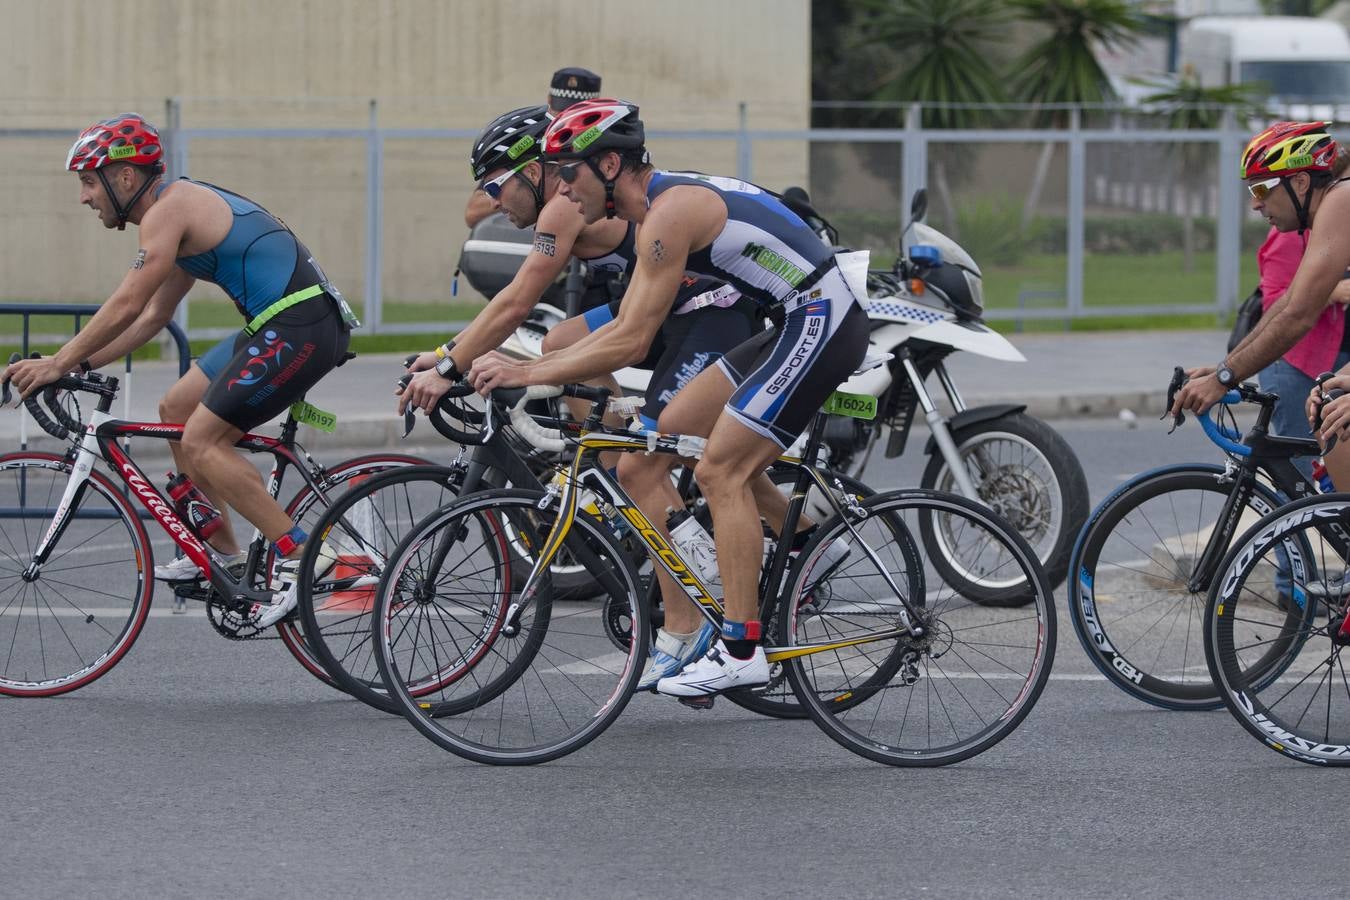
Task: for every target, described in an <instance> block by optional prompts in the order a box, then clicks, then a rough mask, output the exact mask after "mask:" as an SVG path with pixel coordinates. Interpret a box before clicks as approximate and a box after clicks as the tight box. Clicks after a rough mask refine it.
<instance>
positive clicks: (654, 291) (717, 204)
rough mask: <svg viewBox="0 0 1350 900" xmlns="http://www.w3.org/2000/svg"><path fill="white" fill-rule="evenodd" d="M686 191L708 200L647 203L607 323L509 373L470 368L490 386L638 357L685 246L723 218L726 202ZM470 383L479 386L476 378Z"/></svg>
mask: <svg viewBox="0 0 1350 900" xmlns="http://www.w3.org/2000/svg"><path fill="white" fill-rule="evenodd" d="M678 190H681V189H680V188H674V189H672V191H671V193H673V192H674V191H678ZM689 190H693V191H696V192H697V193H698V194H701V195H706V197H707V198H708V199H711V200H712V201H713V203H711V204H708V203H703V202H700V201H701V200H702V199H703V198H702V197H697V196H696V197H689V198H687V202H685V203H682V204H679V205H676V204H669V205H667V204H662V203H659V202H658V204H656V205H654V206H653V208H652V209H651V210H650V211H649V212H648V214H647V217H646V219H645V220H644V222H643V223H642V227H641V229H640V230H639V232H638V236H637V268H636V269H635V270H634V272H633V279H632V282H631V283H630V284H629V286H628V290H627V291H625V292H624V296H623V302H622V303H621V304H620V305H619V314H618V317H617V318H615V320H614V321H613V322H612V323H610V324H609V325H608V326H606V327H604V328H599V329H596V331H594V332H593V333H591V334H589V335H587V336H586V337H585V338H583V339H582V340H580V341H578V342H577V343H575V344H573V345H572V346H570V347H567V348H564V349H562V350H558V351H556V352H554V353H550V354H548V355H547V356H544V357H541V358H539V359H538V360H535V361H534V362H533V363H530V364H528V365H523V366H519V367H518V368H517V370H516V371H515V372H514V373H513V374H512V375H506V373H505V372H504V371H501V369H502V367H501V366H499V365H497V363H496V362H494V363H491V364H490V367H492V368H493V369H494V372H495V373H496V374H487V370H488V367H484V368H483V369H482V370H481V372H480V370H479V367H477V366H475V373H476V374H485V375H486V377H487V380H488V382H489V385H490V386H494V387H495V386H502V385H501V384H499V383H496V380H497V379H498V378H501V377H505V378H507V379H509V380H512V381H515V380H517V379H518V378H524V379H526V380H525V381H524V383H527V384H564V383H568V382H574V381H581V380H584V379H587V378H593V377H595V376H597V375H606V374H609V373H610V372H612V371H614V370H615V369H617V368H621V367H622V366H625V365H628V364H629V363H632V362H636V361H637V360H639V359H641V358H642V357H643V355H644V354H645V353H646V352H647V348H648V347H649V346H650V345H651V342H652V338H653V337H655V335H656V332H657V330H658V329H659V328H660V327H661V323H662V322H663V321H665V318H666V315H667V314H668V313H669V312H670V305H671V303H672V302H673V301H674V298H675V293H676V292H677V291H678V290H679V287H680V282H681V280H682V279H683V278H684V270H685V263H686V262H687V260H688V258H689V253H690V251H691V250H693V249H695V248H696V247H698V246H706V245H707V244H708V243H709V242H710V241H711V240H712V237H713V236H715V235H716V234H717V230H718V229H720V227H721V225H722V224H723V223H725V221H726V207H725V206H723V204H722V202H721V200H720V199H718V198H717V197H716V195H715V194H713V193H712V192H710V191H705V190H703V189H701V188H692V189H689ZM664 198H665V195H662V199H664ZM524 370H528V371H524ZM474 385H475V387H478V386H479V384H478V380H477V379H475V380H474Z"/></svg>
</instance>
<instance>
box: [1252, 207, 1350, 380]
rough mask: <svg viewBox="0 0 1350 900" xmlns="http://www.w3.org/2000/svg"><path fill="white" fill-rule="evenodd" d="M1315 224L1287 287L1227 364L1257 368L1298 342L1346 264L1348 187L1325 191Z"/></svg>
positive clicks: (1349, 216)
mask: <svg viewBox="0 0 1350 900" xmlns="http://www.w3.org/2000/svg"><path fill="white" fill-rule="evenodd" d="M1316 224H1317V226H1318V227H1316V228H1314V229H1313V230H1312V231H1311V232H1309V238H1308V249H1307V250H1306V251H1305V252H1304V254H1303V260H1302V262H1300V263H1299V266H1298V271H1297V272H1296V273H1295V274H1294V280H1293V282H1292V283H1291V284H1290V285H1289V289H1288V290H1287V291H1285V292H1284V296H1283V297H1281V298H1280V299H1279V300H1277V301H1275V304H1274V305H1273V306H1271V308H1270V309H1268V310H1266V313H1265V315H1263V316H1261V321H1260V322H1258V323H1257V326H1256V328H1254V329H1252V333H1251V334H1249V335H1248V336H1247V338H1246V340H1244V341H1243V342H1242V343H1241V344H1239V345H1238V347H1237V348H1236V349H1235V350H1234V351H1233V352H1232V353H1231V354H1230V355H1229V357H1228V364H1229V366H1231V367H1232V368H1233V370H1234V371H1235V372H1236V373H1237V374H1238V375H1239V376H1241V377H1248V376H1250V375H1254V374H1255V373H1257V372H1259V371H1261V370H1262V369H1264V368H1265V367H1266V366H1268V365H1270V364H1271V363H1273V362H1274V361H1275V360H1277V359H1279V358H1280V357H1281V356H1283V355H1284V354H1285V353H1287V352H1288V351H1289V348H1290V347H1293V346H1294V344H1296V343H1298V341H1299V339H1300V338H1302V337H1303V336H1304V335H1306V334H1307V333H1308V332H1309V331H1310V330H1311V329H1312V327H1313V325H1314V323H1316V322H1317V317H1318V316H1320V315H1321V314H1322V310H1324V309H1326V307H1327V304H1328V303H1329V302H1331V296H1332V293H1333V292H1334V291H1335V290H1336V287H1337V285H1338V284H1339V283H1340V281H1341V279H1342V278H1344V277H1345V270H1346V267H1347V265H1350V191H1328V192H1327V193H1326V194H1324V195H1323V196H1322V204H1321V206H1320V207H1319V208H1318V210H1317V221H1316Z"/></svg>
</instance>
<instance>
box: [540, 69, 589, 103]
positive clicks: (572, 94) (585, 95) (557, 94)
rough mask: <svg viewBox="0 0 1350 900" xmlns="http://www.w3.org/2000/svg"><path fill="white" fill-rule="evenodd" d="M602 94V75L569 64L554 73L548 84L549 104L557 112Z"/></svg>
mask: <svg viewBox="0 0 1350 900" xmlns="http://www.w3.org/2000/svg"><path fill="white" fill-rule="evenodd" d="M599 96H600V76H599V75H597V74H595V73H594V72H592V71H591V70H590V69H582V68H578V67H576V66H569V67H568V68H566V69H559V70H558V71H556V72H554V73H553V80H552V81H550V82H549V86H548V105H549V108H550V109H552V110H554V111H555V112H556V111H557V110H560V109H566V108H567V107H569V106H571V105H572V104H573V103H579V102H580V101H582V100H594V99H595V98H596V97H599Z"/></svg>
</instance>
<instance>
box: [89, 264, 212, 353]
mask: <svg viewBox="0 0 1350 900" xmlns="http://www.w3.org/2000/svg"><path fill="white" fill-rule="evenodd" d="M194 281H196V279H195V278H193V277H192V276H191V275H189V274H188V273H187V272H185V271H183V270H182V269H180V268H177V267H174V270H173V271H172V272H170V273H169V277H168V278H166V279H165V280H164V283H163V284H161V285H160V286H159V290H157V291H155V293H154V294H153V295H151V297H150V302H149V303H147V304H146V305H145V309H143V310H142V311H141V314H140V315H139V316H137V317H136V321H135V322H132V323H131V327H130V328H128V329H127V330H126V331H124V332H123V333H122V334H119V335H118V336H117V337H116V338H114V339H113V341H112V343H110V344H108V345H107V346H106V347H104V348H103V349H102V350H99V351H98V352H97V353H94V354H91V355H90V356H89V365H90V366H92V367H93V368H95V369H97V368H99V367H101V366H106V365H107V364H108V363H110V362H113V361H114V360H116V359H118V358H120V357H122V356H125V355H126V354H128V353H130V352H131V351H133V350H135V349H136V348H137V347H140V346H141V345H142V344H144V343H146V342H147V341H150V340H151V339H152V338H154V336H155V335H157V334H159V333H160V332H161V331H163V330H164V326H165V325H168V324H169V321H170V320H171V319H173V313H174V310H176V309H177V308H178V304H179V303H181V302H182V300H183V297H184V296H186V295H187V292H188V290H190V289H191V287H192V283H193V282H194Z"/></svg>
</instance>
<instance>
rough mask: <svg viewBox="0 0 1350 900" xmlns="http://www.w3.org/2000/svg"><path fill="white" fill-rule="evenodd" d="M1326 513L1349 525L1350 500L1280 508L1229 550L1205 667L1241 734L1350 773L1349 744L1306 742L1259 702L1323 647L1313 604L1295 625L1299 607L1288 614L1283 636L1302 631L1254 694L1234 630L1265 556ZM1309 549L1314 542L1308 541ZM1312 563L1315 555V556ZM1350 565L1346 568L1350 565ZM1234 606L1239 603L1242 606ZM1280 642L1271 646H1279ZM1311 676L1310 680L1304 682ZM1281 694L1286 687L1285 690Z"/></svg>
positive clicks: (1209, 625) (1215, 595)
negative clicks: (1311, 647) (1313, 643)
mask: <svg viewBox="0 0 1350 900" xmlns="http://www.w3.org/2000/svg"><path fill="white" fill-rule="evenodd" d="M1319 510H1320V511H1321V512H1323V513H1329V514H1331V515H1332V516H1334V517H1335V518H1338V519H1339V521H1340V523H1342V524H1344V523H1347V522H1350V494H1341V493H1338V494H1321V495H1317V496H1313V497H1305V498H1303V499H1301V500H1296V501H1294V502H1292V503H1288V504H1286V505H1284V506H1281V507H1280V508H1279V509H1276V510H1275V511H1274V512H1271V513H1269V514H1268V515H1266V516H1264V517H1262V518H1261V520H1260V521H1258V522H1257V523H1256V524H1254V525H1252V526H1251V528H1249V529H1247V531H1245V532H1243V534H1242V535H1240V536H1239V537H1238V538H1237V539H1236V540H1235V541H1234V542H1233V545H1232V546H1231V547H1230V548H1229V551H1228V554H1227V555H1226V556H1225V557H1224V559H1223V562H1222V563H1221V564H1220V566H1219V576H1220V577H1218V578H1216V579H1215V582H1214V584H1213V585H1212V586H1211V588H1210V594H1209V603H1208V605H1207V606H1206V609H1205V625H1204V636H1205V660H1206V663H1207V664H1208V666H1209V671H1210V677H1211V678H1213V679H1214V683H1215V685H1217V686H1218V689H1219V696H1220V697H1222V698H1223V702H1224V705H1225V706H1226V707H1227V709H1228V711H1229V713H1231V714H1232V716H1233V718H1235V719H1237V720H1238V722H1239V723H1240V724H1241V725H1242V727H1243V728H1244V729H1245V730H1246V731H1247V732H1248V733H1250V734H1251V735H1252V736H1253V737H1255V738H1256V739H1257V740H1258V741H1260V742H1261V743H1263V744H1265V745H1266V746H1267V747H1269V748H1270V749H1272V750H1274V751H1275V752H1277V753H1279V754H1280V755H1282V756H1286V757H1288V758H1290V759H1293V760H1297V761H1298V762H1302V763H1308V764H1310V765H1320V766H1350V739H1347V740H1346V742H1345V743H1337V744H1332V743H1327V742H1325V741H1323V740H1321V739H1317V738H1311V739H1310V738H1307V737H1304V736H1303V735H1302V734H1300V733H1299V730H1298V728H1299V727H1301V726H1300V725H1299V724H1298V723H1289V722H1288V721H1287V720H1286V719H1285V717H1284V716H1283V715H1281V714H1278V713H1276V712H1275V711H1274V710H1273V709H1271V708H1269V707H1268V706H1267V705H1266V704H1265V703H1264V702H1262V701H1261V700H1259V699H1257V698H1256V697H1255V696H1253V694H1254V693H1259V692H1260V691H1263V690H1264V689H1265V688H1267V687H1270V686H1271V685H1273V684H1276V683H1277V680H1278V679H1279V677H1280V676H1281V675H1283V673H1284V672H1285V671H1286V670H1287V668H1288V667H1289V666H1290V665H1291V664H1292V663H1293V662H1294V660H1295V658H1296V657H1297V656H1298V654H1299V652H1300V651H1301V650H1302V649H1303V647H1304V645H1305V644H1306V643H1307V642H1308V641H1309V640H1318V641H1320V640H1321V636H1319V635H1316V634H1314V633H1313V630H1314V624H1313V623H1314V621H1315V620H1316V618H1317V616H1316V609H1315V607H1316V604H1314V603H1307V604H1306V605H1305V607H1304V609H1303V610H1302V612H1301V615H1298V619H1299V621H1298V622H1297V623H1295V624H1294V625H1292V626H1291V625H1290V624H1289V623H1291V622H1293V621H1294V619H1295V612H1294V609H1295V607H1293V606H1292V605H1291V606H1290V609H1289V610H1288V613H1289V617H1288V618H1287V619H1286V623H1285V625H1284V627H1283V628H1282V629H1281V633H1282V634H1287V633H1288V632H1289V631H1290V629H1291V628H1293V629H1296V630H1295V631H1294V632H1293V633H1292V634H1290V635H1289V640H1288V642H1287V644H1286V646H1285V648H1284V649H1283V650H1282V651H1280V650H1278V649H1274V648H1273V649H1272V653H1271V654H1268V655H1267V659H1268V660H1269V661H1268V662H1266V665H1267V666H1268V667H1269V668H1268V669H1267V671H1264V672H1261V673H1259V674H1258V675H1257V679H1258V684H1257V685H1256V687H1255V689H1254V691H1253V689H1251V688H1250V682H1251V680H1252V676H1251V674H1250V669H1247V670H1243V669H1242V668H1241V666H1240V664H1239V663H1238V659H1237V650H1236V648H1235V647H1234V645H1233V623H1234V621H1235V620H1238V619H1240V618H1241V615H1240V610H1241V609H1242V606H1241V601H1240V600H1237V598H1238V597H1239V596H1240V595H1241V593H1242V588H1243V586H1244V584H1245V582H1246V580H1247V577H1248V576H1249V575H1250V574H1251V573H1252V572H1253V571H1254V570H1255V569H1256V567H1257V566H1258V565H1259V564H1260V562H1261V560H1262V559H1263V552H1262V551H1263V549H1264V547H1268V546H1269V545H1270V544H1271V542H1273V541H1275V540H1277V539H1279V540H1280V541H1281V543H1283V542H1284V540H1286V539H1287V535H1288V533H1289V532H1291V531H1293V530H1295V529H1302V528H1305V527H1308V526H1313V527H1316V526H1317V524H1319V523H1318V522H1317V520H1316V519H1317V516H1318V512H1319ZM1303 543H1304V545H1305V546H1307V545H1308V542H1307V539H1306V538H1305V539H1303ZM1309 558H1310V559H1313V558H1315V554H1310V557H1309ZM1344 563H1345V560H1342V561H1341V564H1342V565H1343V564H1344ZM1235 600H1237V603H1236V605H1235ZM1344 615H1345V613H1344V610H1341V611H1339V612H1337V613H1336V615H1335V616H1334V617H1329V619H1328V628H1339V625H1340V622H1341V621H1342V620H1343V619H1344ZM1273 643H1274V642H1272V644H1273ZM1333 646H1336V647H1337V649H1335V650H1333V652H1332V657H1331V658H1332V659H1333V660H1335V661H1337V662H1339V656H1340V654H1341V653H1342V652H1344V646H1343V645H1340V644H1334V645H1333ZM1316 655H1320V654H1316ZM1338 668H1339V669H1340V671H1341V673H1342V674H1341V675H1340V678H1342V679H1343V678H1344V665H1343V664H1342V665H1340V666H1339V667H1338ZM1307 677H1308V676H1306V675H1305V676H1304V678H1303V679H1302V680H1303V681H1306V680H1307ZM1281 687H1282V686H1281ZM1329 714H1330V693H1329V694H1328V715H1329Z"/></svg>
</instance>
